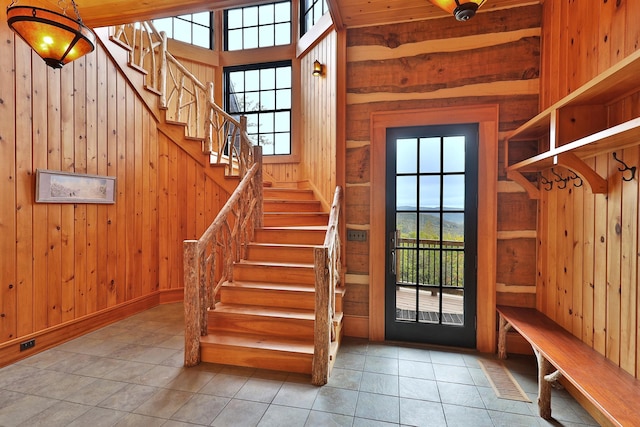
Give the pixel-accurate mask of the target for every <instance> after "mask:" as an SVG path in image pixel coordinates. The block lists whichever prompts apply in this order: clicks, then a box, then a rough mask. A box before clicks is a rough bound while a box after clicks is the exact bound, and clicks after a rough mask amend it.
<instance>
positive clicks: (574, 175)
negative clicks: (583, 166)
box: [569, 170, 584, 187]
mask: <svg viewBox="0 0 640 427" xmlns="http://www.w3.org/2000/svg"><path fill="white" fill-rule="evenodd" d="M570 172H571V173H572V174H573V176H570V177H569V179H571V180H576V179H578V180H580V184H576V183H575V182H574V183H573V186H574V187H582V184H584V181H582V178H580V176H578V174H577V173H575V172H574V171H572V170H570Z"/></svg>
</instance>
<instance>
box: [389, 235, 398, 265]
mask: <svg viewBox="0 0 640 427" xmlns="http://www.w3.org/2000/svg"><path fill="white" fill-rule="evenodd" d="M397 235H398V231H397V230H396V231H393V232H391V233H389V247H390V248H391V251H390V256H391V274H393V275H394V276H395V275H396V264H397V263H396V241H397Z"/></svg>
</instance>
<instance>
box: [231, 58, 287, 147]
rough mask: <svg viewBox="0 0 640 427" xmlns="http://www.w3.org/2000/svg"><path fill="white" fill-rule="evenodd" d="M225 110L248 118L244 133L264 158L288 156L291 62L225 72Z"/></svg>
mask: <svg viewBox="0 0 640 427" xmlns="http://www.w3.org/2000/svg"><path fill="white" fill-rule="evenodd" d="M224 78H225V103H226V106H225V107H226V110H227V111H229V113H230V114H232V115H233V116H235V117H239V116H241V115H245V116H246V117H247V133H248V134H249V138H250V139H251V142H252V143H253V144H254V145H260V146H262V154H263V155H286V154H291V62H290V61H284V62H277V63H269V64H259V65H245V66H238V67H229V68H226V69H225V70H224Z"/></svg>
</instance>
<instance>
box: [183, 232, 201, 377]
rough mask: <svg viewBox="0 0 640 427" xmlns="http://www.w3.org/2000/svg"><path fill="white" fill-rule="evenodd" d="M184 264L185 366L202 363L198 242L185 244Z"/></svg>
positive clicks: (186, 242) (190, 241)
mask: <svg viewBox="0 0 640 427" xmlns="http://www.w3.org/2000/svg"><path fill="white" fill-rule="evenodd" d="M183 249H184V251H183V254H184V255H183V262H184V323H185V328H184V366H187V367H189V366H195V365H197V364H199V363H200V335H201V333H200V319H201V314H200V312H201V307H200V295H199V294H200V283H199V282H200V272H199V259H198V258H199V256H198V252H199V250H198V241H197V240H185V241H184V242H183Z"/></svg>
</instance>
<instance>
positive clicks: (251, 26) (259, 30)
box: [225, 1, 291, 51]
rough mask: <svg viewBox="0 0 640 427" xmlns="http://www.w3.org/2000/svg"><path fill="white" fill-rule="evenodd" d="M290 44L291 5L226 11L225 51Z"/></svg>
mask: <svg viewBox="0 0 640 427" xmlns="http://www.w3.org/2000/svg"><path fill="white" fill-rule="evenodd" d="M290 43H291V2H290V1H284V2H277V3H269V4H263V5H259V6H247V7H241V8H237V9H228V10H226V11H225V50H227V51H233V50H243V49H255V48H260V47H272V46H282V45H287V44H290Z"/></svg>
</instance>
